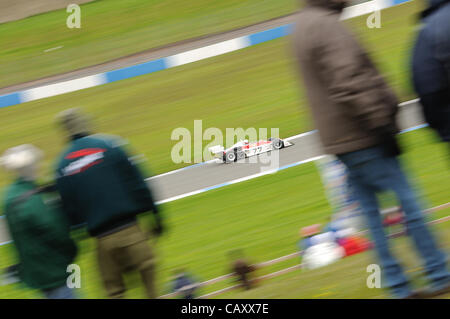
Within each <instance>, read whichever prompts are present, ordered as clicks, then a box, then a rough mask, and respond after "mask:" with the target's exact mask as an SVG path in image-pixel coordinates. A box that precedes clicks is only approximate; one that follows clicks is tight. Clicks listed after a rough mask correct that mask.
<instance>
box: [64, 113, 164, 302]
mask: <svg viewBox="0 0 450 319" xmlns="http://www.w3.org/2000/svg"><path fill="white" fill-rule="evenodd" d="M57 118H58V120H59V122H60V124H61V125H62V127H63V128H64V129H65V130H66V131H67V132H68V135H69V138H70V141H69V146H68V148H67V149H66V150H65V151H64V152H63V154H62V156H61V158H60V160H59V162H58V165H57V170H56V175H57V180H56V182H57V188H58V190H59V192H60V194H61V198H62V202H63V205H64V207H65V208H66V211H67V212H68V214H69V216H70V219H71V221H72V223H73V224H82V223H86V224H87V231H88V233H89V234H90V235H91V236H93V237H95V238H96V240H97V255H98V264H99V269H100V274H101V277H102V280H103V284H104V287H105V289H106V291H107V293H108V295H109V297H111V298H123V297H124V293H125V291H126V287H125V285H124V282H123V277H122V275H123V273H125V272H126V271H129V270H137V271H139V272H140V274H141V278H142V281H143V283H144V285H145V288H146V291H147V295H148V297H149V298H156V293H155V288H154V272H155V270H154V269H155V266H154V257H153V253H152V250H151V248H150V245H149V244H148V239H149V238H148V237H147V235H146V234H145V233H144V232H143V231H142V230H141V229H140V228H139V226H138V224H137V215H138V214H140V213H144V212H149V211H152V212H153V216H154V221H155V224H154V226H153V227H152V228H153V232H154V233H155V235H156V236H159V235H160V234H161V233H162V230H163V223H162V219H161V214H160V213H159V212H158V209H157V207H156V205H155V203H154V201H153V196H152V193H151V191H150V189H149V187H148V185H147V183H146V182H145V180H144V177H143V176H142V173H141V171H140V170H139V168H138V167H137V165H136V164H135V163H133V162H132V161H131V160H130V158H129V157H128V155H127V153H126V152H125V151H124V149H123V148H122V145H123V144H124V143H122V142H121V141H120V139H119V138H117V137H114V136H107V135H91V134H90V130H89V129H88V121H87V118H86V116H85V115H83V114H82V113H81V112H80V111H79V110H78V109H69V110H66V111H63V112H61V113H60V114H59V115H58V117H57Z"/></svg>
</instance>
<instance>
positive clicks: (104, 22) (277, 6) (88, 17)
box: [0, 0, 297, 87]
mask: <svg viewBox="0 0 450 319" xmlns="http://www.w3.org/2000/svg"><path fill="white" fill-rule="evenodd" d="M296 8H297V1H296V0H262V1H261V0H227V1H223V0H192V1H184V0H170V1H166V0H150V1H149V0H127V1H123V0H97V1H94V2H91V3H87V4H84V5H81V28H80V29H69V28H67V26H66V19H67V17H68V16H69V14H68V13H66V10H65V9H63V10H57V11H52V12H49V13H44V14H39V15H36V16H33V17H30V18H27V19H24V20H20V21H15V22H9V23H5V24H2V25H1V28H0V39H1V43H2V50H1V52H0V69H1V70H2V71H1V72H0V87H4V86H7V85H11V84H16V83H21V82H25V81H29V80H34V79H37V78H41V77H45V76H49V75H54V74H58V73H63V72H68V71H72V70H74V69H79V68H82V67H86V66H90V65H94V64H98V63H103V62H107V61H110V60H112V59H116V58H120V57H123V56H125V55H129V54H133V53H136V52H140V51H144V50H147V49H151V48H154V47H159V46H162V45H166V44H169V43H173V42H177V41H181V40H186V39H190V38H194V37H199V36H204V35H207V34H212V33H217V32H223V31H228V30H232V29H235V28H238V27H245V26H248V25H251V24H254V23H258V22H261V21H264V20H268V19H272V18H275V17H278V16H282V15H285V14H289V13H292V12H294V11H295V10H296ZM230 17H232V18H230ZM57 46H63V48H62V49H59V50H57V51H52V52H44V50H47V49H50V48H54V47H57Z"/></svg>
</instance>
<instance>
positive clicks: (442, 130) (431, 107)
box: [412, 0, 450, 145]
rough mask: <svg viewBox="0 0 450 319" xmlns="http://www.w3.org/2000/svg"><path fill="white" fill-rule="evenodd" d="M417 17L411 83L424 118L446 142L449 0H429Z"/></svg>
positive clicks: (449, 126)
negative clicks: (420, 19) (417, 32)
mask: <svg viewBox="0 0 450 319" xmlns="http://www.w3.org/2000/svg"><path fill="white" fill-rule="evenodd" d="M421 18H422V23H423V26H422V29H421V30H420V32H419V36H418V37H417V41H416V44H415V47H414V52H413V60H412V74H413V82H414V87H415V90H416V92H417V94H418V95H419V97H420V101H421V104H422V107H423V113H424V115H425V119H426V121H427V122H428V124H429V125H430V127H431V128H433V129H435V130H436V132H437V133H438V134H439V136H440V138H441V139H442V140H443V141H446V142H449V143H450V0H429V7H428V9H427V10H425V11H424V12H422V15H421ZM449 145H450V144H449Z"/></svg>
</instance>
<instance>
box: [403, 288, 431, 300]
mask: <svg viewBox="0 0 450 319" xmlns="http://www.w3.org/2000/svg"><path fill="white" fill-rule="evenodd" d="M426 298H429V297H428V293H427V292H426V291H425V290H422V289H421V290H415V291H413V292H412V293H411V294H410V295H408V296H406V297H405V298H402V299H426Z"/></svg>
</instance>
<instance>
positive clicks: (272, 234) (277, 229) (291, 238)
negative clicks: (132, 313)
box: [0, 129, 450, 298]
mask: <svg viewBox="0 0 450 319" xmlns="http://www.w3.org/2000/svg"><path fill="white" fill-rule="evenodd" d="M433 141H434V139H433V136H432V134H431V132H429V131H428V130H426V129H422V130H419V131H414V132H410V133H406V134H404V135H401V143H402V145H403V146H404V147H405V149H406V153H405V154H404V155H402V160H403V161H404V162H405V166H406V168H407V169H408V172H409V173H411V177H412V180H413V182H414V184H415V185H416V186H417V188H418V189H419V190H420V191H419V194H420V197H421V198H422V199H424V201H425V202H426V203H427V204H426V206H427V207H433V206H437V205H440V204H443V203H446V202H448V199H449V198H450V196H449V195H450V194H449V189H448V187H445V185H448V180H449V177H450V176H449V174H450V173H449V172H448V170H447V166H446V165H447V164H448V163H447V160H448V159H447V158H445V156H446V148H445V145H443V144H438V143H434V142H433ZM243 203H245V205H243ZM330 211H331V209H330V207H329V205H328V202H327V200H326V198H325V195H324V190H323V186H322V184H321V181H320V178H319V174H318V172H317V169H316V166H315V165H314V164H313V163H308V164H305V165H301V166H297V167H294V168H290V169H287V170H284V171H281V172H279V173H276V174H274V175H270V176H264V177H260V178H257V179H254V180H250V181H246V182H242V183H239V184H234V185H230V186H227V187H224V188H221V189H216V190H212V191H209V192H207V193H203V194H199V195H196V196H193V197H188V198H184V199H180V200H178V201H175V202H171V203H168V204H166V205H164V214H165V216H166V219H167V220H166V221H167V224H168V227H169V232H168V233H167V234H166V236H164V237H163V238H161V239H160V240H158V242H157V244H156V246H155V254H156V256H157V272H158V274H157V284H158V292H159V294H160V295H162V294H164V293H167V292H168V291H167V287H168V281H169V279H170V276H171V275H172V271H173V270H174V269H176V268H179V267H180V266H184V267H186V268H187V270H189V271H190V272H192V273H193V274H194V275H195V276H196V277H197V278H199V280H201V281H205V280H208V279H211V278H215V277H217V276H221V275H223V274H226V273H229V271H230V270H229V267H228V266H229V262H230V261H229V260H228V258H227V252H229V251H230V250H232V249H236V248H242V249H243V250H244V253H245V255H246V256H248V258H249V260H250V261H251V262H252V263H259V262H263V261H267V260H270V259H274V258H277V257H281V256H284V255H287V254H290V253H293V252H295V251H296V250H297V240H298V230H299V228H300V227H304V226H307V225H310V224H313V223H325V222H326V220H327V217H328V216H329V215H330ZM449 213H450V210H449V209H446V210H442V211H439V212H436V213H432V214H431V215H429V216H427V219H428V220H430V219H437V218H440V217H443V216H447V215H448V214H449ZM148 223H149V221H148V217H144V218H142V219H141V224H142V227H143V228H146V227H147V226H148ZM432 227H433V229H435V230H436V231H437V235H438V237H439V239H440V243H441V244H443V245H444V247H445V249H446V250H447V252H448V249H449V246H450V237H449V234H450V233H449V229H450V223H448V222H447V223H443V224H441V225H436V226H432ZM78 237H79V236H78ZM392 242H393V243H395V247H396V251H399V253H400V255H401V260H402V264H404V265H405V267H406V268H407V269H411V268H417V267H418V266H420V265H419V259H418V258H417V256H416V255H415V254H414V253H413V252H412V249H406V247H410V246H407V244H406V241H405V239H394V240H392ZM408 245H409V242H408ZM79 247H80V254H79V255H78V258H77V260H76V263H77V264H79V265H80V267H81V271H82V288H81V289H80V293H81V295H82V297H84V298H104V297H105V294H104V291H103V288H102V286H101V283H100V279H99V275H98V271H97V265H96V256H95V242H94V241H93V240H92V239H83V240H79ZM296 260H297V261H298V262H299V259H292V260H290V261H286V262H284V263H281V264H277V265H273V266H271V267H269V268H267V269H262V270H261V271H259V272H258V275H263V274H266V273H268V272H272V271H276V270H280V269H281V268H284V267H287V266H291V265H293V264H295V261H296ZM369 261H370V263H372V262H374V260H373V258H372V253H371V252H368V253H365V254H361V255H357V256H354V257H351V258H348V259H344V260H342V261H339V262H338V263H336V264H334V265H331V266H329V267H327V268H324V269H318V270H317V271H313V272H305V273H299V272H298V271H295V272H293V273H292V274H287V275H283V276H281V277H277V278H274V279H271V280H269V281H266V282H262V286H261V287H260V288H258V289H257V290H254V291H251V292H248V293H243V292H239V291H234V292H230V293H228V294H225V295H221V296H218V297H219V298H225V297H234V296H236V297H242V298H251V297H254V298H275V297H276V298H315V296H316V295H317V294H319V292H317V291H318V290H320V289H322V288H326V287H327V286H329V285H330V283H333V284H336V285H337V288H334V289H333V290H332V291H333V292H334V293H335V294H334V295H329V296H324V297H329V298H333V297H337V298H372V297H373V298H375V297H377V296H379V295H380V294H381V292H380V291H379V290H370V289H367V288H366V286H365V280H366V278H367V273H366V271H365V269H366V268H365V267H367V265H368V263H369ZM13 263H14V255H13V246H12V245H4V246H0V269H4V268H5V267H8V266H10V265H11V264H13ZM321 274H323V276H322V275H321ZM327 278H331V279H329V280H327ZM137 280H138V276H137V275H136V276H129V277H128V278H127V281H128V283H129V284H133V283H135V282H137ZM232 284H233V283H232V282H231V280H226V281H224V282H221V283H218V284H215V285H213V286H210V287H205V288H202V289H201V290H200V293H202V294H205V293H208V292H211V291H214V290H217V289H221V288H224V287H227V286H231V285H232ZM302 287H303V288H302ZM362 290H364V291H362ZM32 297H34V298H37V297H40V295H39V294H38V293H36V292H33V291H30V290H28V289H22V288H20V287H19V285H17V284H16V285H9V286H3V287H0V298H32ZM127 297H129V298H143V297H144V292H143V290H142V287H139V288H136V287H135V288H133V289H131V290H130V291H129V293H128V294H127Z"/></svg>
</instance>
